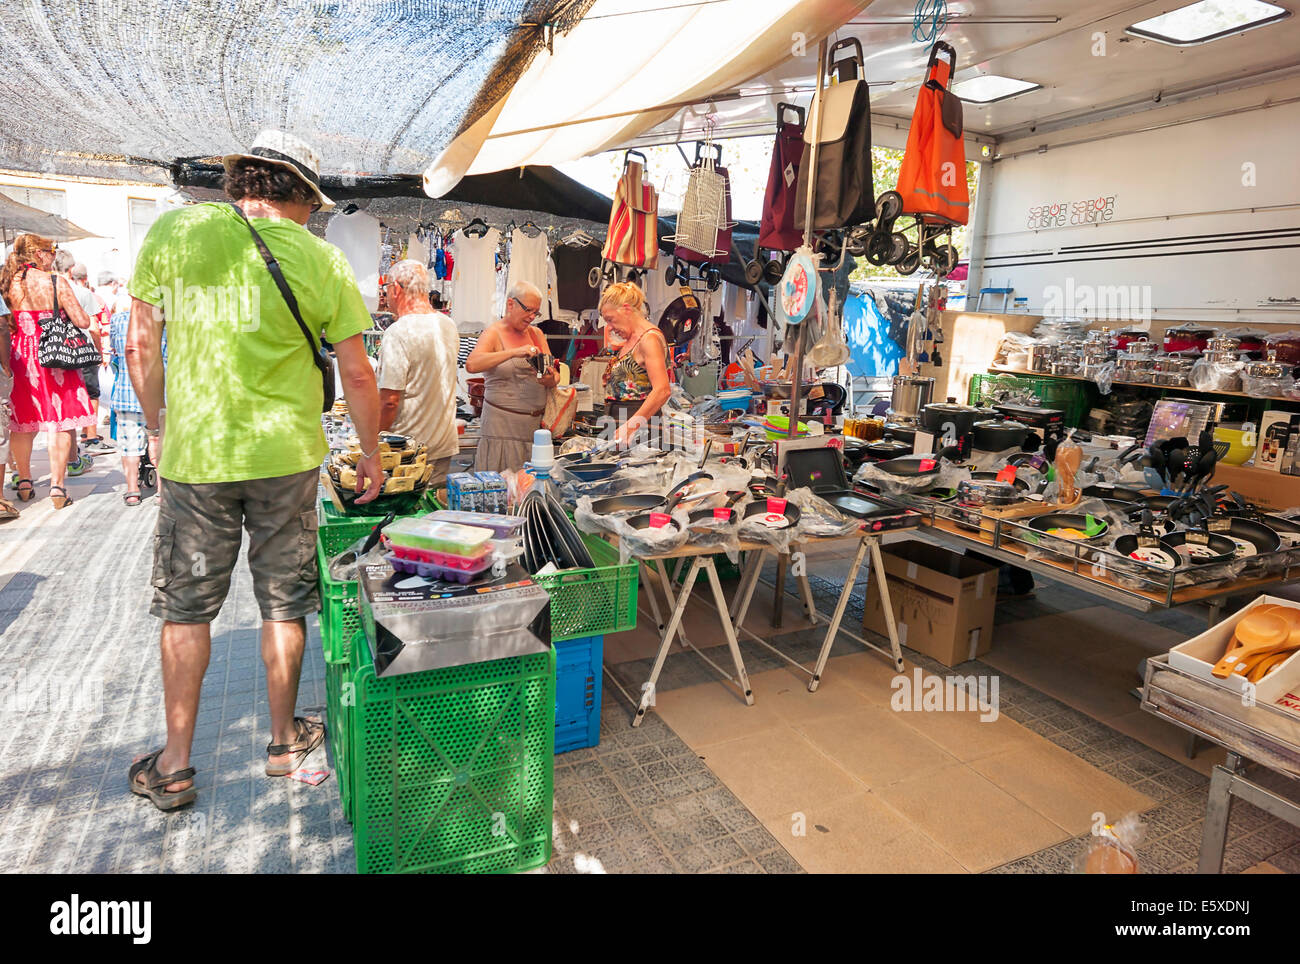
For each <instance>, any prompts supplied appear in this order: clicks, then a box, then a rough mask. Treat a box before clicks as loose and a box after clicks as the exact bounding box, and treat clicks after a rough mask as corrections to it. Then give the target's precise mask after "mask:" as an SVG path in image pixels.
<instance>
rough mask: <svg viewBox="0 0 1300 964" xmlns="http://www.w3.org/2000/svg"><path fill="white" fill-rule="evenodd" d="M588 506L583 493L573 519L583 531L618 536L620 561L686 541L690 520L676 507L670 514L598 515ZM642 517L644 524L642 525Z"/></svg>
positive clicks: (654, 553) (670, 549)
mask: <svg viewBox="0 0 1300 964" xmlns="http://www.w3.org/2000/svg"><path fill="white" fill-rule="evenodd" d="M591 506H592V502H591V499H589V498H587V497H585V496H584V497H583V498H582V499H580V500H578V506H577V508H576V509H575V510H574V513H573V521H574V522H575V523H576V524H577V526H578V528H579V529H581V530H582V531H583V532H588V533H598V532H608V533H610V534H612V535H615V536H617V537H618V553H619V561H620V563H624V564H626V563H627V562H628V560H629V559H643V558H646V557H648V556H659V555H664V554H666V553H671V552H674V551H676V550H677V549H680V548H681V547H682V546H683V545H685V544H686V539H687V536H688V534H689V526H690V522H689V519H688V514H687V513H686V511H685V510H682V509H676V510H674V511H673V512H672V513H671V514H670V513H662V514H661V513H653V514H650V513H643V514H638V515H632V516H629V515H598V514H596V513H595V512H593V511H592V508H591ZM647 516H649V518H646V517H647ZM643 519H644V521H645V522H646V523H647V524H645V525H642V524H641V523H642V521H643ZM660 523H662V524H660Z"/></svg>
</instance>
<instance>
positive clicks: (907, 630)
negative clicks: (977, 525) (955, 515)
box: [862, 541, 998, 666]
mask: <svg viewBox="0 0 1300 964" xmlns="http://www.w3.org/2000/svg"><path fill="white" fill-rule="evenodd" d="M881 556H882V557H883V559H884V563H885V572H886V573H887V574H888V578H887V580H886V582H887V583H888V585H889V597H890V601H891V603H892V604H893V610H894V622H895V624H896V625H897V627H898V641H899V642H900V643H901V644H902V645H904V646H908V647H910V648H912V649H915V650H917V651H918V652H921V653H925V654H926V655H927V656H932V657H934V658H935V659H937V660H938V661H939V662H941V663H943V664H944V665H945V666H955V665H957V664H958V663H963V662H965V661H966V660H968V659H975V658H976V657H977V656H981V655H983V654H984V653H987V652H988V651H989V649H990V648H991V647H992V643H993V611H994V608H995V606H996V603H997V594H998V567H997V566H996V565H990V564H988V563H984V562H980V561H979V560H977V559H972V558H971V557H970V556H963V555H960V554H958V553H955V552H949V551H948V550H947V549H941V548H939V547H938V546H931V545H928V544H927V543H924V542H916V541H909V542H902V543H898V544H897V545H892V546H884V547H882V551H881ZM862 625H863V628H864V629H869V630H871V631H872V632H875V633H879V634H880V635H882V636H886V635H888V629H887V627H886V624H885V614H884V610H883V609H882V608H881V604H880V594H879V593H878V592H875V591H874V590H870V589H869V590H868V592H867V598H866V602H865V605H864V607H863V617H862Z"/></svg>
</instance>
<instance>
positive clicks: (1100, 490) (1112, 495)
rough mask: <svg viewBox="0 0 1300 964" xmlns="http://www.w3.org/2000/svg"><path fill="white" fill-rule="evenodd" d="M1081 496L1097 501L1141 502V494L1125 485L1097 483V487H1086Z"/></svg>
mask: <svg viewBox="0 0 1300 964" xmlns="http://www.w3.org/2000/svg"><path fill="white" fill-rule="evenodd" d="M1083 494H1084V495H1086V496H1092V497H1095V498H1098V499H1114V500H1116V501H1119V502H1140V501H1141V500H1142V493H1141V492H1140V491H1139V490H1137V489H1135V488H1133V487H1132V486H1127V485H1109V484H1106V483H1098V484H1097V485H1090V486H1088V487H1087V488H1086V489H1084V490H1083Z"/></svg>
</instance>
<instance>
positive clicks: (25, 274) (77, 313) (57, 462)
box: [0, 234, 95, 509]
mask: <svg viewBox="0 0 1300 964" xmlns="http://www.w3.org/2000/svg"><path fill="white" fill-rule="evenodd" d="M53 262H54V242H52V241H50V240H49V239H47V238H42V237H40V236H39V235H36V234H20V235H19V236H18V239H17V240H16V241H14V247H13V251H12V252H10V254H9V257H8V258H7V259H6V260H5V263H4V267H3V268H0V293H2V294H3V295H4V298H5V302H6V303H7V304H8V305H9V310H10V311H11V312H13V314H12V315H11V316H10V318H11V320H10V322H9V324H10V338H11V340H12V348H11V358H12V365H13V373H14V387H13V393H12V395H11V396H10V399H9V401H10V405H11V407H12V409H13V415H12V417H11V419H10V423H9V424H10V429H11V433H10V434H11V436H12V448H13V456H14V460H15V461H16V462H17V463H18V479H17V481H16V483H15V486H14V487H15V489H17V492H18V499H19V501H22V502H30V501H31V500H32V499H34V498H35V497H36V492H35V489H34V488H33V487H32V479H31V474H32V442H33V440H34V439H35V438H36V433H37V432H48V433H49V442H48V445H49V453H50V501H52V502H53V503H54V507H55V508H56V509H62V508H63V507H64V506H66V505H69V504H71V502H72V500H71V499H69V498H68V491H67V489H65V488H64V487H63V483H64V481H65V477H66V475H67V471H68V460H69V459H70V458H71V457H72V455H73V454H75V453H76V451H77V448H76V445H77V430H78V429H80V428H82V427H83V426H87V425H93V424H94V423H95V416H94V413H93V411H92V410H91V407H90V396H89V395H87V394H86V385H85V382H83V381H82V380H81V372H79V371H76V370H75V369H74V370H65V369H61V368H45V367H43V366H42V365H41V364H40V362H39V360H38V359H37V354H36V349H37V346H38V345H39V343H40V340H41V324H42V323H43V322H47V321H49V319H50V318H52V317H53V308H54V283H55V280H57V281H58V285H59V308H60V309H62V310H63V311H64V313H66V314H67V316H68V319H69V320H70V321H71V322H72V323H73V324H74V325H76V326H77V327H78V328H89V327H90V324H91V319H90V316H89V315H87V314H86V312H85V310H84V309H82V307H81V303H80V302H79V301H77V296H76V294H75V293H74V292H73V290H72V287H71V286H70V285H69V284H68V282H67V281H66V280H64V279H63V278H57V276H55V275H52V274H50V266H51V265H52V264H53Z"/></svg>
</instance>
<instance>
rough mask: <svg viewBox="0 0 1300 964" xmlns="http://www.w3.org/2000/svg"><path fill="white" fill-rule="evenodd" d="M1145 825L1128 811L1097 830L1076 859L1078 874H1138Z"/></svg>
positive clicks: (1075, 870)
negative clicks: (1112, 822)
mask: <svg viewBox="0 0 1300 964" xmlns="http://www.w3.org/2000/svg"><path fill="white" fill-rule="evenodd" d="M1145 830H1146V824H1144V823H1143V822H1142V818H1141V817H1139V816H1138V815H1137V814H1136V813H1129V814H1126V815H1125V816H1124V817H1122V818H1121V819H1119V820H1117V821H1116V822H1115V823H1114V824H1106V825H1105V826H1103V827H1102V828H1101V829H1100V830H1094V832H1093V835H1092V836H1091V837H1089V838H1088V842H1087V844H1086V845H1085V846H1084V848H1083V850H1082V851H1081V852H1080V853H1079V856H1078V857H1076V858H1075V861H1074V872H1075V873H1076V874H1137V873H1141V871H1142V865H1141V863H1140V862H1139V860H1138V848H1139V847H1140V846H1141V845H1142V838H1143V836H1144V833H1145Z"/></svg>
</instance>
